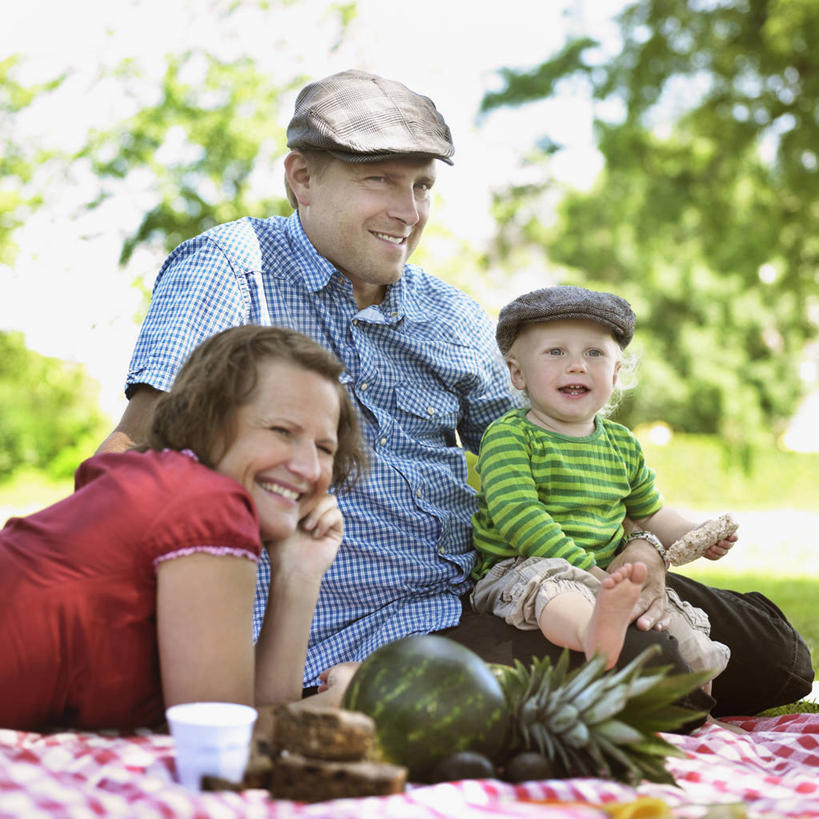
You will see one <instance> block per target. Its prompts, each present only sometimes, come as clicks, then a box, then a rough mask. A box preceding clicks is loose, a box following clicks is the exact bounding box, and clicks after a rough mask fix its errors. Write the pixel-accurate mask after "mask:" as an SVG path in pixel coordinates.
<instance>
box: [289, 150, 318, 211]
mask: <svg viewBox="0 0 819 819" xmlns="http://www.w3.org/2000/svg"><path fill="white" fill-rule="evenodd" d="M284 175H285V178H286V179H287V184H288V185H290V190H291V191H293V195H294V196H295V197H296V200H297V201H298V203H299V204H300V205H309V204H310V181H311V177H310V166H309V165H308V164H307V159H306V158H305V156H304V154H302V153H300V152H299V151H290V153H289V154H288V155H287V156H286V157H285V158H284Z"/></svg>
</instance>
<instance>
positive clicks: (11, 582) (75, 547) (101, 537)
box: [0, 450, 262, 730]
mask: <svg viewBox="0 0 819 819" xmlns="http://www.w3.org/2000/svg"><path fill="white" fill-rule="evenodd" d="M261 548H262V546H261V542H260V538H259V523H258V519H257V516H256V510H255V507H254V506H253V502H252V501H251V499H250V497H249V496H248V494H247V493H246V492H245V490H244V489H243V488H242V486H241V485H240V484H239V483H237V482H236V481H234V480H233V479H232V478H228V477H226V476H224V475H221V474H219V473H218V472H214V471H213V470H211V469H208V468H207V467H205V466H202V465H201V464H200V463H198V461H196V460H195V458H194V457H191V456H189V455H187V454H184V453H181V452H174V451H171V450H166V451H165V452H150V451H149V452H145V453H139V452H126V453H122V454H116V455H113V454H108V455H98V456H95V457H93V458H90V459H89V460H87V461H85V462H84V463H83V464H81V465H80V467H79V469H78V470H77V473H76V476H75V491H74V494H73V495H71V496H69V497H68V498H66V499H65V500H62V501H60V502H59V503H56V504H54V505H53V506H50V507H48V508H47V509H44V510H42V511H41V512H37V513H35V514H33V515H29V516H28V517H25V518H10V519H9V520H8V522H7V524H6V526H5V527H4V528H3V529H2V530H0V727H3V728H17V729H29V730H41V729H43V728H47V727H74V728H87V729H93V728H134V727H139V726H147V727H150V726H156V725H158V724H160V723H161V722H162V721H163V719H164V704H163V701H162V689H161V684H160V675H159V653H158V646H157V634H156V568H157V564H158V563H159V562H161V561H162V560H165V559H170V558H174V557H180V556H183V555H185V554H190V552H191V551H207V552H211V553H216V554H228V555H237V556H241V557H245V558H250V559H251V560H254V561H255V560H257V559H258V556H259V554H260V551H261Z"/></svg>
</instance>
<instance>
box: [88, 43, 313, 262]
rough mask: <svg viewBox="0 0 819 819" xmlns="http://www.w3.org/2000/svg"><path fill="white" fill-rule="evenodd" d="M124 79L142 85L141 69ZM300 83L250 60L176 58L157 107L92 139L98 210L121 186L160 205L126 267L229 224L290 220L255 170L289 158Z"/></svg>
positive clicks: (136, 237) (131, 240) (124, 258)
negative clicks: (288, 113) (149, 251)
mask: <svg viewBox="0 0 819 819" xmlns="http://www.w3.org/2000/svg"><path fill="white" fill-rule="evenodd" d="M117 79H118V81H119V82H121V83H122V85H123V88H124V89H125V88H128V87H129V86H130V85H131V84H134V85H139V84H140V82H141V71H140V69H139V67H138V66H137V65H136V64H135V63H132V62H126V63H124V64H123V65H122V66H120V69H119V72H118V76H117ZM300 84H301V79H300V78H296V79H292V80H290V81H288V82H287V83H284V84H278V83H275V82H273V81H272V80H271V78H270V77H268V76H267V75H266V74H264V73H263V72H261V71H260V70H259V69H258V68H257V66H256V65H255V63H254V62H253V61H252V60H250V59H247V58H242V59H238V60H235V61H233V62H229V63H224V62H220V61H219V60H217V59H216V58H215V57H214V56H212V55H211V54H207V53H201V52H191V51H188V52H186V53H184V54H181V55H171V56H169V57H168V58H167V65H166V69H165V73H164V76H163V78H162V80H161V83H160V86H159V88H158V89H156V96H157V97H158V99H157V101H156V102H155V103H154V104H151V105H148V106H146V107H144V108H141V109H140V110H138V111H137V112H136V113H135V114H134V115H133V116H131V117H129V118H127V119H126V120H124V121H122V122H119V123H116V124H114V125H113V126H112V127H110V128H109V129H106V130H105V131H101V132H97V133H95V134H93V135H92V137H91V139H90V140H89V143H88V145H87V146H86V147H85V148H84V149H83V151H82V152H81V153H80V154H79V156H78V158H87V159H89V160H90V161H91V163H92V167H93V169H94V171H95V173H96V174H97V176H98V178H99V180H100V184H101V190H100V194H99V196H98V198H97V199H96V201H95V202H94V203H92V207H93V206H95V205H99V204H100V203H101V202H103V201H104V200H105V199H106V198H107V197H108V196H110V195H112V194H113V193H114V192H115V191H117V190H121V188H122V184H123V183H125V184H126V185H127V184H133V185H134V186H135V187H139V188H142V189H143V190H146V191H147V194H148V196H149V198H150V199H151V200H153V202H154V204H153V205H152V206H151V207H149V208H148V210H147V212H146V213H145V215H144V216H143V219H142V223H141V224H140V226H139V228H138V229H137V231H136V232H135V233H134V234H133V235H131V236H129V237H128V238H127V240H126V241H125V244H124V246H123V249H122V254H121V258H120V262H121V263H122V264H125V263H127V262H128V260H129V259H130V257H131V255H132V254H133V252H134V249H135V248H136V247H137V246H138V245H141V244H143V243H148V242H157V243H158V244H160V245H161V246H162V247H163V248H164V249H165V250H166V251H167V250H170V249H172V248H173V247H176V245H178V244H179V243H180V242H182V241H184V240H185V239H188V238H190V237H191V236H194V235H196V234H198V233H200V232H201V231H203V230H206V229H207V228H209V227H212V226H213V225H216V224H220V223H222V222H228V221H231V220H233V219H237V218H239V217H242V216H270V215H273V214H285V213H289V212H290V210H291V208H290V206H289V205H288V203H287V200H286V199H284V198H283V197H281V196H268V195H266V194H264V193H260V192H258V191H257V190H255V188H254V184H253V183H254V179H253V173H254V170H255V169H256V167H257V165H259V164H260V165H269V164H271V163H272V162H273V161H274V160H275V158H276V156H277V155H279V154H281V152H282V150H283V146H284V131H283V128H282V126H280V125H279V124H278V123H277V118H276V114H277V111H278V107H279V97H280V96H281V94H282V93H284V92H285V91H287V90H288V89H290V88H293V87H295V86H296V85H300ZM277 187H278V190H281V189H282V188H281V183H280V181H279V180H277Z"/></svg>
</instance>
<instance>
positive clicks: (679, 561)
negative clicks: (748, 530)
mask: <svg viewBox="0 0 819 819" xmlns="http://www.w3.org/2000/svg"><path fill="white" fill-rule="evenodd" d="M738 528H739V524H738V523H737V522H736V520H734V518H733V516H732V515H731V513H730V512H726V513H725V514H724V515H720V516H719V517H716V518H712V519H711V520H707V521H705V523H703V524H702V526H698V527H697V528H696V529H692V530H691V531H690V532H686V534H684V535H683V536H682V537H681V538H680V539H679V540H675V541H674V543H672V544H671V546H669V547H668V554H667V556H668V561H669V563H671V565H672V566H682V565H683V564H685V563H690V562H691V561H692V560H696V559H697V558H698V557H701V556H702V555H703V554H705V552H707V551H708V548H709V547H710V546H713V545H714V544H715V543H716V542H717V541H720V540H722V539H723V538H726V537H728V536H729V535H732V534H734V532H736V530H737V529H738Z"/></svg>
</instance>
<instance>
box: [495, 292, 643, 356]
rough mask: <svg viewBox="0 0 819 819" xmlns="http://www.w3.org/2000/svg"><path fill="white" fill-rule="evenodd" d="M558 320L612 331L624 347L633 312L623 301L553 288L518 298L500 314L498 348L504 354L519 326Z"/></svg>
mask: <svg viewBox="0 0 819 819" xmlns="http://www.w3.org/2000/svg"><path fill="white" fill-rule="evenodd" d="M557 319H588V320H589V321H596V322H599V323H600V324H603V325H605V326H606V327H608V328H609V329H610V330H611V332H612V335H613V336H614V339H615V341H616V342H617V343H618V344H619V345H620V346H621V347H626V346H627V345H628V343H629V342H630V341H631V339H632V336H633V335H634V311H633V310H632V309H631V306H630V305H629V303H628V302H627V301H626V300H625V299H623V298H621V297H620V296H615V295H614V293H604V292H599V291H597V290H586V288H585V287H574V286H571V285H556V286H555V287H544V288H543V289H541V290H533V291H532V292H531V293H526V294H524V295H523V296H518V298H516V299H515V300H514V301H513V302H510V303H509V304H507V305H506V307H504V308H503V309H502V310H501V311H500V315H499V316H498V327H497V330H496V331H495V338H497V340H498V347H500V350H501V352H502V353H503V354H504V355H506V354H507V353H508V352H509V348H510V347H511V346H512V344H513V343H514V341H515V338H516V337H517V335H518V332H519V330H520V327H521V325H522V324H532V323H535V322H542V321H555V320H557Z"/></svg>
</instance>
